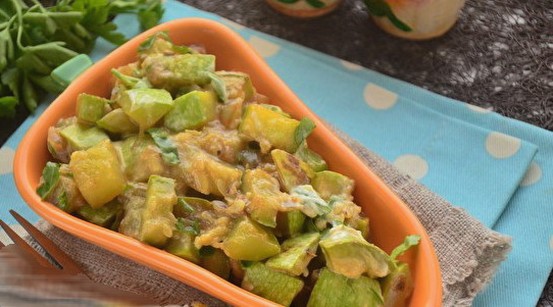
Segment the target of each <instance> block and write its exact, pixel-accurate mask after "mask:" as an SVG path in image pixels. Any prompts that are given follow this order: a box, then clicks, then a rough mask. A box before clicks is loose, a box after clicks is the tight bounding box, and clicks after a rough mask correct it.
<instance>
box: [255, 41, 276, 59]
mask: <svg viewBox="0 0 553 307" xmlns="http://www.w3.org/2000/svg"><path fill="white" fill-rule="evenodd" d="M249 43H250V45H251V46H252V47H253V49H255V51H257V53H259V54H260V55H261V56H262V57H264V58H268V57H271V56H273V55H275V54H277V53H278V52H279V51H280V46H279V45H277V44H275V43H273V42H270V41H268V40H266V39H262V38H259V37H257V36H252V37H250V40H249Z"/></svg>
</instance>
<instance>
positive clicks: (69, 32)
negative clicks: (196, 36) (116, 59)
mask: <svg viewBox="0 0 553 307" xmlns="http://www.w3.org/2000/svg"><path fill="white" fill-rule="evenodd" d="M122 13H131V14H135V15H137V18H138V21H139V23H140V27H141V29H142V30H145V29H148V28H151V27H153V26H154V25H156V24H157V23H158V22H159V20H160V19H161V17H162V15H163V13H164V9H163V6H162V3H161V0H57V1H53V5H52V6H49V7H44V6H43V5H42V4H41V3H40V2H38V1H37V0H0V117H10V116H13V115H14V114H15V110H16V106H17V105H18V104H19V103H20V102H22V103H24V105H25V106H26V107H27V109H28V110H29V111H31V112H32V111H33V110H34V109H35V108H36V106H37V104H38V101H39V100H40V97H41V96H42V95H43V94H44V93H46V92H50V93H59V92H60V91H62V90H63V86H62V85H60V84H59V83H57V82H56V81H54V80H53V79H52V77H51V76H50V73H51V72H52V71H53V70H54V69H55V68H56V67H58V66H59V65H61V64H63V63H64V62H66V61H67V60H69V59H71V58H73V57H75V56H77V55H78V54H80V53H89V52H90V51H91V50H92V48H93V47H94V43H95V41H96V39H97V38H98V37H102V38H104V39H106V40H107V41H109V42H111V43H114V44H116V45H120V44H122V43H124V42H125V41H126V38H125V36H124V35H123V34H121V33H120V32H118V31H117V26H116V25H115V24H114V23H113V22H112V20H113V18H114V17H115V16H117V15H119V14H122Z"/></svg>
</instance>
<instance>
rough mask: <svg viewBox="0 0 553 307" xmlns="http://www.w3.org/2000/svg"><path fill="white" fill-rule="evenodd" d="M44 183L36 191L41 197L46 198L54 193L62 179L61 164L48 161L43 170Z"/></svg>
mask: <svg viewBox="0 0 553 307" xmlns="http://www.w3.org/2000/svg"><path fill="white" fill-rule="evenodd" d="M42 179H43V180H44V181H43V182H42V184H41V185H40V186H39V187H38V188H37V190H36V192H37V193H38V195H39V196H40V198H42V199H45V198H46V197H48V195H50V193H52V191H53V190H54V189H55V188H56V186H57V185H58V182H59V181H60V165H59V164H58V163H54V162H48V163H46V166H45V167H44V169H43V170H42Z"/></svg>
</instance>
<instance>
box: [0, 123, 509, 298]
mask: <svg viewBox="0 0 553 307" xmlns="http://www.w3.org/2000/svg"><path fill="white" fill-rule="evenodd" d="M339 136H340V137H341V138H342V139H343V140H345V141H346V143H347V144H348V145H349V146H350V147H351V148H352V149H353V151H354V152H355V153H356V154H357V155H358V156H359V157H360V158H361V159H362V160H363V162H364V163H365V164H366V165H367V166H368V167H370V168H371V169H372V170H373V171H374V172H375V173H376V174H377V175H379V176H380V178H382V180H383V181H384V182H385V183H386V184H387V185H388V186H389V187H390V188H391V189H392V190H393V191H394V192H395V193H396V194H397V195H398V196H399V197H400V198H401V199H402V200H403V201H404V202H405V203H406V204H407V205H408V206H409V208H410V209H411V210H412V211H413V212H414V213H415V214H416V215H417V217H418V218H419V220H420V221H421V223H422V224H423V226H424V227H425V229H426V230H427V232H428V234H429V236H430V239H431V241H432V243H433V244H434V247H435V249H436V254H437V256H438V260H439V262H440V269H441V273H442V285H443V292H444V295H443V305H444V306H470V305H471V304H472V301H473V299H474V297H475V296H476V294H477V293H479V292H480V291H481V290H482V289H483V288H484V287H485V286H486V285H487V284H488V283H489V281H490V280H491V279H492V277H493V275H494V272H495V271H496V269H497V266H498V265H499V264H500V263H501V261H502V260H504V259H505V257H506V255H507V253H508V252H509V251H510V238H509V237H507V236H504V235H501V234H499V233H497V232H495V231H493V230H490V229H489V228H487V227H486V226H484V225H483V224H482V223H481V222H479V221H478V220H476V219H475V218H473V217H471V216H470V215H469V214H467V213H466V212H465V211H464V210H463V209H461V208H457V207H454V206H452V205H451V204H449V203H448V202H447V201H445V200H444V199H443V198H441V197H439V196H438V195H436V194H434V193H433V192H431V191H429V190H428V189H427V188H425V187H424V186H422V185H421V184H419V183H417V182H416V181H415V180H413V179H412V178H410V177H409V176H406V175H403V174H401V173H400V172H399V171H398V170H397V169H396V168H395V167H393V166H392V165H391V164H389V163H388V162H386V161H385V160H384V159H382V158H380V157H378V156H377V155H376V154H374V153H372V152H371V151H369V150H368V149H366V148H364V147H363V146H362V145H360V144H359V143H357V142H355V141H353V140H352V139H350V138H349V137H347V136H346V135H344V134H343V133H339ZM38 227H39V229H41V230H42V231H43V232H45V234H46V235H47V236H48V237H50V238H51V239H52V240H53V241H54V243H56V244H57V245H58V246H59V247H61V248H62V249H63V250H64V251H66V252H67V253H68V254H69V255H70V256H71V257H73V259H75V260H76V261H77V262H78V263H79V264H81V265H82V266H83V268H84V269H85V272H86V273H87V275H88V276H89V277H91V279H92V280H94V281H97V282H100V283H102V284H106V285H109V286H113V287H116V288H119V289H122V290H126V291H130V292H134V293H143V294H146V295H147V296H149V297H152V298H154V299H155V300H156V301H158V302H159V304H162V305H166V304H178V305H183V304H190V303H192V302H202V303H204V304H206V305H208V306H221V305H223V303H222V302H220V301H218V300H217V299H214V298H213V297H210V296H209V295H206V294H204V293H202V292H200V291H198V290H195V289H193V288H191V287H188V286H186V285H185V284H183V283H180V282H178V281H176V280H174V279H171V278H170V277H167V276H165V275H163V274H160V273H158V272H155V271H153V270H151V269H149V268H147V267H144V266H142V265H138V264H136V263H134V262H132V261H130V260H127V259H125V258H122V257H120V256H118V255H115V254H113V253H111V252H108V251H106V250H104V249H102V248H100V247H97V246H95V245H92V244H90V243H87V242H85V241H84V240H81V239H79V238H76V237H73V236H72V235H70V234H68V233H66V232H64V231H63V230H60V229H58V228H56V227H53V226H52V225H50V224H48V223H47V222H45V221H41V222H40V223H39V226H38ZM0 239H1V238H0ZM0 302H1V301H0Z"/></svg>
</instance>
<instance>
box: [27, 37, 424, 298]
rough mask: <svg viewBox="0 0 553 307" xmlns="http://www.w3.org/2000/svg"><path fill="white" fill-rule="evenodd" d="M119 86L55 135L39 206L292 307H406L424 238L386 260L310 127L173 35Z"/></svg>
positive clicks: (79, 110)
mask: <svg viewBox="0 0 553 307" xmlns="http://www.w3.org/2000/svg"><path fill="white" fill-rule="evenodd" d="M112 74H113V88H112V91H111V95H110V96H109V97H98V96H94V95H90V94H86V93H82V94H80V95H79V96H78V98H77V101H76V111H75V116H73V117H69V118H64V119H61V120H60V121H59V122H58V123H57V124H56V125H55V126H52V127H50V129H49V131H48V139H47V146H48V150H49V151H50V153H51V155H52V158H53V159H52V161H51V162H48V163H47V164H46V166H45V167H44V170H43V173H42V177H41V182H40V184H39V186H38V188H37V193H38V194H39V195H40V197H41V198H42V199H43V200H45V201H48V202H50V203H52V204H54V205H56V206H57V207H59V208H60V209H62V210H64V211H66V212H68V213H70V214H73V215H75V216H77V217H79V218H82V219H84V220H86V221H88V222H90V223H94V224H96V225H99V226H102V227H106V228H109V229H112V230H114V231H118V232H120V233H122V234H125V235H127V236H129V237H132V238H134V239H136V240H139V241H141V242H143V243H145V244H148V245H152V246H155V247H158V248H160V249H163V250H165V251H167V252H168V253H171V254H173V255H175V256H178V257H181V258H183V259H186V260H188V261H191V262H193V263H196V264H198V265H200V266H202V267H203V268H205V269H207V270H209V271H211V272H213V273H214V274H217V275H218V276H220V277H222V278H224V279H227V280H229V281H230V282H233V283H235V284H237V285H239V286H241V287H242V288H244V289H246V290H248V291H251V292H252V293H255V294H257V295H259V296H262V297H264V298H267V299H269V300H272V301H274V302H276V303H279V304H282V305H294V306H304V305H307V306H401V305H404V304H405V303H406V301H407V299H408V298H409V296H410V294H411V292H412V289H413V285H412V279H411V275H410V270H409V266H408V265H407V264H406V263H404V262H401V261H400V260H398V256H399V255H401V254H402V253H404V252H405V251H406V250H407V249H409V248H410V247H412V246H415V245H417V244H418V242H419V240H420V238H419V236H417V235H410V236H407V237H406V238H405V240H404V242H403V243H401V244H400V245H399V246H398V247H397V248H396V249H394V250H393V251H392V252H391V253H390V254H387V253H386V252H384V251H383V250H382V249H380V248H379V247H378V246H376V245H374V244H372V243H370V242H369V229H370V228H369V219H368V218H367V217H366V216H364V214H363V212H362V211H361V207H359V206H357V205H356V204H355V202H354V198H353V196H352V192H353V190H354V182H353V180H352V179H350V178H348V177H347V176H346V175H343V174H340V173H338V172H335V171H332V170H329V169H328V166H327V164H326V162H325V160H324V159H323V158H322V157H321V156H320V155H319V154H318V153H316V152H314V151H313V150H311V149H310V148H309V146H308V140H307V139H308V136H309V135H310V133H311V132H312V131H313V130H314V129H315V125H314V123H313V122H312V121H311V120H310V119H308V118H303V119H295V118H292V117H291V116H290V115H289V114H287V113H286V112H285V111H284V110H282V109H281V108H279V107H278V106H276V105H273V104H270V100H269V98H268V97H265V96H263V95H261V94H260V93H257V91H256V89H255V87H254V85H253V82H252V80H251V79H250V78H249V76H248V75H247V74H245V73H243V72H237V71H221V70H216V58H215V56H214V55H210V54H208V53H206V50H204V48H202V47H201V46H195V45H191V46H181V45H175V44H173V43H172V42H171V40H170V39H169V36H168V35H167V33H165V32H160V33H157V34H155V35H153V36H151V37H150V38H149V39H147V40H146V41H144V42H143V43H142V44H141V45H140V47H139V49H138V56H137V61H136V62H132V63H130V64H128V65H125V66H122V67H118V68H114V69H113V70H112ZM375 222H378V221H375Z"/></svg>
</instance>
